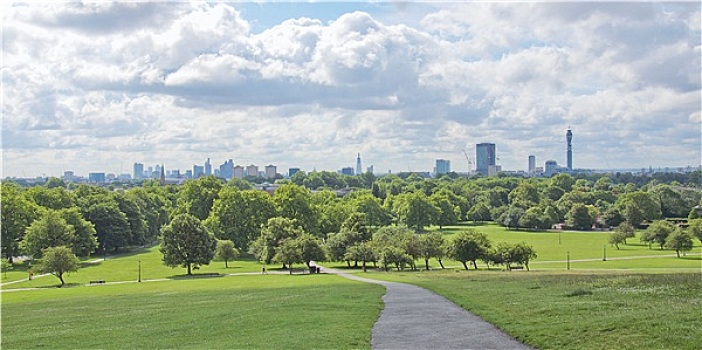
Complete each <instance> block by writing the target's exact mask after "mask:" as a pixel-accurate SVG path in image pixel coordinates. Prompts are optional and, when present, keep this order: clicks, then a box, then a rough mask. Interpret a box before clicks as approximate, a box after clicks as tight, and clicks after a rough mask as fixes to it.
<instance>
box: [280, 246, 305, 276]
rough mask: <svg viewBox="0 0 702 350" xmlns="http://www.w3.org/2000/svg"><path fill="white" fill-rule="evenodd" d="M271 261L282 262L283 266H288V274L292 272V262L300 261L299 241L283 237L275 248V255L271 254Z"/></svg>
mask: <svg viewBox="0 0 702 350" xmlns="http://www.w3.org/2000/svg"><path fill="white" fill-rule="evenodd" d="M273 261H275V262H278V263H281V264H283V266H286V265H287V267H288V269H289V270H290V274H292V272H293V264H294V263H302V262H303V260H302V249H301V248H300V246H299V242H298V241H297V240H295V239H290V238H288V239H284V240H283V241H282V242H280V245H278V246H277V247H276V248H275V255H274V256H273Z"/></svg>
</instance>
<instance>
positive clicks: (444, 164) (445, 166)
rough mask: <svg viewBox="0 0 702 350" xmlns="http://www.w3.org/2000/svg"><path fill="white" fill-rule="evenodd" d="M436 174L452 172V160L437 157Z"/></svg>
mask: <svg viewBox="0 0 702 350" xmlns="http://www.w3.org/2000/svg"><path fill="white" fill-rule="evenodd" d="M434 172H435V173H436V175H442V174H446V173H449V172H451V161H450V160H446V159H437V160H436V168H435V169H434Z"/></svg>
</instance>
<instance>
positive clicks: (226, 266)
mask: <svg viewBox="0 0 702 350" xmlns="http://www.w3.org/2000/svg"><path fill="white" fill-rule="evenodd" d="M224 268H225V269H228V268H229V264H228V263H227V261H226V260H224Z"/></svg>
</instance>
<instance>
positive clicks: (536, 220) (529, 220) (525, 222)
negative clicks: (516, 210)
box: [519, 207, 543, 229]
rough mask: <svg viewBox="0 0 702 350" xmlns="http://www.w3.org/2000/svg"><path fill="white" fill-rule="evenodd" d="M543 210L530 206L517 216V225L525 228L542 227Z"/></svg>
mask: <svg viewBox="0 0 702 350" xmlns="http://www.w3.org/2000/svg"><path fill="white" fill-rule="evenodd" d="M542 219H543V211H542V210H541V208H539V207H532V208H529V209H527V211H526V212H525V213H524V215H522V217H520V218H519V226H520V227H525V228H527V229H538V228H542V227H543V223H542Z"/></svg>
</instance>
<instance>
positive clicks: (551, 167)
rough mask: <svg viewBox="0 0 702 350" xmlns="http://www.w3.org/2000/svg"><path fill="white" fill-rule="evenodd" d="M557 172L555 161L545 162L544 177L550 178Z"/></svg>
mask: <svg viewBox="0 0 702 350" xmlns="http://www.w3.org/2000/svg"><path fill="white" fill-rule="evenodd" d="M557 172H558V163H556V161H555V160H547V161H546V164H545V166H544V175H546V176H551V175H553V174H555V173H557Z"/></svg>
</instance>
